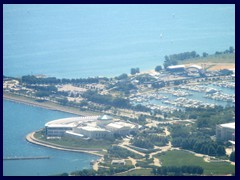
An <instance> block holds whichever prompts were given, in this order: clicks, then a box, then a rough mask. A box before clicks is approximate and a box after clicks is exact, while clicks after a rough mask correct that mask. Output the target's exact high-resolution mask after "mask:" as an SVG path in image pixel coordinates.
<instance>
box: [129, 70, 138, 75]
mask: <svg viewBox="0 0 240 180" xmlns="http://www.w3.org/2000/svg"><path fill="white" fill-rule="evenodd" d="M130 73H131V75H134V74H137V73H140V69H139V68H131V70H130Z"/></svg>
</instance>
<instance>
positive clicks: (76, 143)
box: [34, 131, 113, 149]
mask: <svg viewBox="0 0 240 180" xmlns="http://www.w3.org/2000/svg"><path fill="white" fill-rule="evenodd" d="M34 137H35V138H36V139H39V140H42V141H46V142H49V143H53V144H57V145H61V146H66V147H77V148H103V149H107V148H109V147H110V146H111V145H112V144H113V141H108V140H94V139H89V140H84V139H74V138H70V137H62V138H61V139H46V138H45V137H44V136H43V131H39V132H36V133H35V135H34Z"/></svg>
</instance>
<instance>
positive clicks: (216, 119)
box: [171, 106, 235, 135]
mask: <svg viewBox="0 0 240 180" xmlns="http://www.w3.org/2000/svg"><path fill="white" fill-rule="evenodd" d="M171 115H173V116H174V117H178V118H180V119H196V120H197V121H196V124H197V127H198V128H199V131H201V130H204V128H209V130H208V134H209V135H214V134H215V127H216V125H217V124H223V123H228V122H234V116H235V107H227V106H226V107H222V106H215V107H214V108H185V111H181V110H180V111H174V112H173V113H172V114H171Z"/></svg>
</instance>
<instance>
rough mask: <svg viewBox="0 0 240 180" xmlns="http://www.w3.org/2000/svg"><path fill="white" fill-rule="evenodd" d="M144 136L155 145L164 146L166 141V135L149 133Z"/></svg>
mask: <svg viewBox="0 0 240 180" xmlns="http://www.w3.org/2000/svg"><path fill="white" fill-rule="evenodd" d="M146 138H147V139H148V140H149V141H150V142H152V143H153V144H154V145H156V146H166V145H167V143H168V138H167V137H166V136H159V135H155V134H149V135H147V137H146Z"/></svg>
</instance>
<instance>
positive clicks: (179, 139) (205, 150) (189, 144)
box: [170, 125, 226, 156]
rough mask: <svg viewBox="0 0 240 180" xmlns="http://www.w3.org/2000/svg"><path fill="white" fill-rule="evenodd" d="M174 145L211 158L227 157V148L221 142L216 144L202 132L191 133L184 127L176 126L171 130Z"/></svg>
mask: <svg viewBox="0 0 240 180" xmlns="http://www.w3.org/2000/svg"><path fill="white" fill-rule="evenodd" d="M170 130H171V136H172V145H173V146H174V147H180V148H183V149H187V150H191V151H194V152H197V153H202V154H207V155H211V156H225V155H226V152H225V148H224V146H223V145H222V144H220V143H219V142H214V141H213V140H212V139H211V138H210V136H209V135H205V134H203V133H200V132H195V133H193V132H191V133H190V130H189V129H188V128H187V127H185V126H183V125H174V126H172V127H171V128H170Z"/></svg>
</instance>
